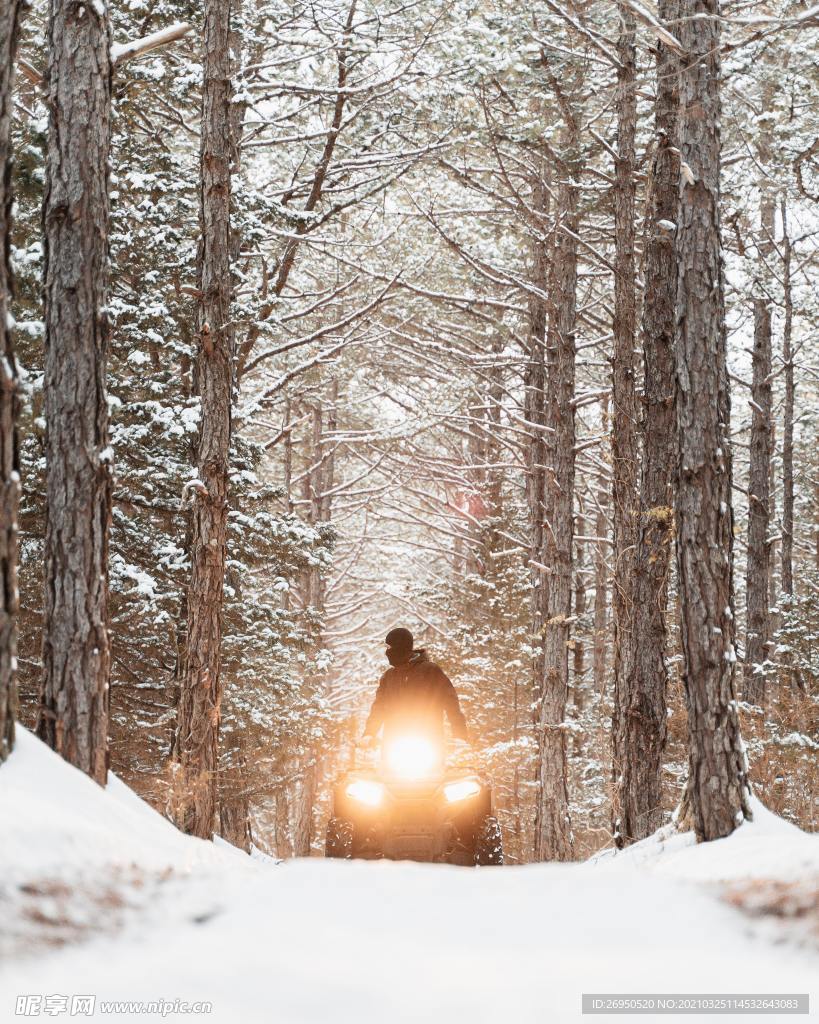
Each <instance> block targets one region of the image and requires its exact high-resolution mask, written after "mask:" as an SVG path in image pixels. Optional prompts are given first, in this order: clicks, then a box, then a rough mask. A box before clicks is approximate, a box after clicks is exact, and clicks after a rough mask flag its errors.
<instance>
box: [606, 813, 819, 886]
mask: <svg viewBox="0 0 819 1024" xmlns="http://www.w3.org/2000/svg"><path fill="white" fill-rule="evenodd" d="M751 810H752V812H753V821H746V822H744V823H743V824H742V825H741V826H740V827H739V828H738V829H737V830H736V831H735V832H733V833H732V834H731V835H730V836H727V837H726V838H725V839H717V840H715V841H714V842H712V843H697V842H696V840H695V838H694V833H693V832H686V833H684V834H682V835H680V834H678V833H675V832H674V831H673V829H671V828H666V829H661V830H660V831H659V832H657V833H655V834H654V835H653V836H649V838H648V839H644V840H643V841H642V842H640V843H635V844H634V845H633V846H630V847H629V848H628V849H626V850H623V851H621V852H614V851H611V850H607V851H606V852H605V853H602V854H598V856H596V857H593V858H592V859H591V860H590V861H589V866H590V867H592V866H594V867H603V868H606V869H620V870H628V871H635V870H636V871H639V872H644V871H651V872H652V873H655V872H656V873H657V874H660V875H666V876H668V877H672V878H677V879H686V880H688V881H695V882H734V881H740V880H743V879H748V878H758V879H768V878H779V879H783V880H787V881H791V880H795V879H798V878H810V877H816V878H819V835H815V834H814V835H810V834H808V833H807V832H803V831H802V830H801V829H800V828H797V826H796V825H792V824H791V823H790V822H788V821H785V820H784V819H783V818H780V817H778V816H777V815H776V814H772V813H771V812H770V811H769V810H768V808H767V807H765V805H764V804H763V803H761V802H760V801H759V800H757V799H756V798H754V799H752V800H751Z"/></svg>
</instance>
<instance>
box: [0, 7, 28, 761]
mask: <svg viewBox="0 0 819 1024" xmlns="http://www.w3.org/2000/svg"><path fill="white" fill-rule="evenodd" d="M22 6H23V4H22V0H9V2H8V3H6V4H4V5H3V10H2V11H0V340H1V341H2V356H3V358H2V360H0V567H1V568H0V594H2V597H0V763H2V762H3V761H5V760H6V758H7V757H8V755H9V754H10V753H11V749H12V747H13V746H14V720H15V718H16V716H17V667H16V663H17V610H18V593H17V506H18V502H19V495H20V474H19V465H18V455H17V406H18V397H17V381H18V374H17V363H16V359H15V356H14V342H13V339H12V326H11V308H10V306H11V302H10V299H11V289H12V271H11V262H10V258H9V256H10V249H11V210H12V184H11V169H12V152H11V110H12V104H13V102H14V100H13V97H14V63H15V59H16V55H17V35H18V29H19V22H20V14H21V10H22Z"/></svg>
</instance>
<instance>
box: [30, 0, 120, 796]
mask: <svg viewBox="0 0 819 1024" xmlns="http://www.w3.org/2000/svg"><path fill="white" fill-rule="evenodd" d="M110 51H111V28H110V24H109V21H108V15H107V13H106V10H105V7H104V5H101V4H88V5H81V6H77V5H71V4H64V3H60V2H59V0H51V3H50V8H49V19H48V110H49V132H48V150H47V156H46V186H45V196H44V200H43V267H44V297H45V321H46V333H45V377H44V382H43V391H44V407H45V417H46V424H47V437H46V500H47V513H46V534H45V558H44V562H45V605H44V627H43V686H42V694H41V702H40V704H41V706H40V711H39V718H38V725H37V731H38V734H39V736H40V737H41V738H42V739H43V740H45V742H46V743H48V744H49V745H50V746H52V747H53V748H54V749H55V750H56V751H57V752H58V753H60V754H62V756H63V757H64V758H66V760H68V761H70V762H71V763H72V764H74V765H76V767H78V768H81V769H82V770H83V771H85V772H87V773H88V774H89V775H90V776H91V777H92V778H93V779H95V780H96V781H97V782H99V783H100V784H101V785H104V784H105V780H106V774H107V769H108V705H109V675H110V649H109V641H108V527H109V520H110V516H111V475H110V464H111V453H110V448H109V446H108V404H107V396H106V391H105V373H106V365H107V360H108V347H109V324H108V312H107V297H108V275H109V266H108V158H109V150H110V138H111V57H110Z"/></svg>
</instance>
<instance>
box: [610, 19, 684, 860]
mask: <svg viewBox="0 0 819 1024" xmlns="http://www.w3.org/2000/svg"><path fill="white" fill-rule="evenodd" d="M677 11H678V4H677V0H660V5H659V8H658V14H659V17H660V20H661V21H662V23H663V24H665V25H669V26H670V25H673V24H675V22H676V18H677ZM678 108H679V60H678V57H677V55H676V53H675V52H674V50H673V49H671V48H670V47H668V46H666V45H665V44H664V43H663V42H662V41H658V43H657V99H656V107H655V139H654V156H653V160H652V166H651V173H650V176H649V183H648V189H649V200H648V216H647V220H646V229H645V235H646V237H645V248H644V253H645V256H644V271H643V279H644V284H645V294H644V299H643V315H642V324H641V333H642V347H643V406H644V411H643V424H642V453H641V466H640V504H639V525H638V531H637V537H636V545H637V546H636V551H635V556H634V561H633V565H632V568H633V573H634V584H633V590H632V600H633V613H632V615H633V618H632V629H633V645H632V649H633V660H632V661H631V664H630V666H629V671H628V674H627V675H626V676H625V678H624V686H623V689H624V694H623V697H624V700H623V704H624V715H625V721H624V724H625V736H624V743H623V756H622V759H621V768H620V770H621V772H622V774H623V778H622V784H621V787H620V827H619V831H620V841H621V842H622V843H629V842H632V841H634V840H636V839H643V838H644V837H645V836H647V835H650V834H651V833H652V832H654V831H655V829H657V828H659V827H660V825H661V824H662V775H661V770H662V752H663V745H664V743H665V736H666V685H667V682H668V669H667V666H666V660H665V654H666V607H667V599H668V567H669V561H670V556H671V542H672V537H673V532H674V529H673V528H674V510H673V508H672V502H673V498H672V479H673V469H674V450H675V440H676V439H675V434H674V306H675V301H676V291H677V278H676V266H675V262H674V227H675V225H676V221H677V215H678V203H679V199H678V192H679V174H680V161H679V151H678V149H677V120H678V113H679V110H678Z"/></svg>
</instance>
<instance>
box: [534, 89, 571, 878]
mask: <svg viewBox="0 0 819 1024" xmlns="http://www.w3.org/2000/svg"><path fill="white" fill-rule="evenodd" d="M558 88H559V86H558ZM564 117H565V121H566V125H565V133H564V136H565V138H564V141H565V150H564V152H565V153H566V159H565V161H562V166H561V167H560V168H559V174H560V184H559V185H558V188H557V201H556V203H555V210H554V220H555V241H554V246H553V250H552V253H553V256H552V260H551V266H550V268H549V301H550V313H551V315H550V318H549V325H548V328H547V335H546V368H547V417H546V425H547V427H548V428H549V433H548V434H547V435H546V436H547V441H546V447H547V462H546V465H547V466H548V467H549V472H548V473H547V477H546V488H545V508H546V522H547V523H548V524H549V527H550V528H548V529H545V530H544V537H543V555H542V556H541V559H540V561H541V562H542V563H543V564H544V565H546V566H548V570H549V571H548V577H546V578H547V580H548V585H547V586H546V601H547V605H546V614H545V622H544V626H543V679H542V691H541V703H540V715H539V720H538V742H539V759H538V786H537V809H536V827H535V859H536V860H568V859H570V857H571V855H572V839H571V821H570V818H569V797H568V786H567V778H566V776H567V767H566V728H565V717H566V701H567V697H568V688H569V641H570V638H571V618H572V554H573V551H572V548H573V542H574V474H575V410H574V387H575V320H576V306H577V234H578V227H579V220H580V218H579V213H578V204H579V191H580V189H579V185H578V176H579V174H580V164H579V160H578V159H577V149H578V126H577V121H576V119H575V117H574V115H573V113H572V112H571V111H570V109H569V105H568V103H565V102H564Z"/></svg>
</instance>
